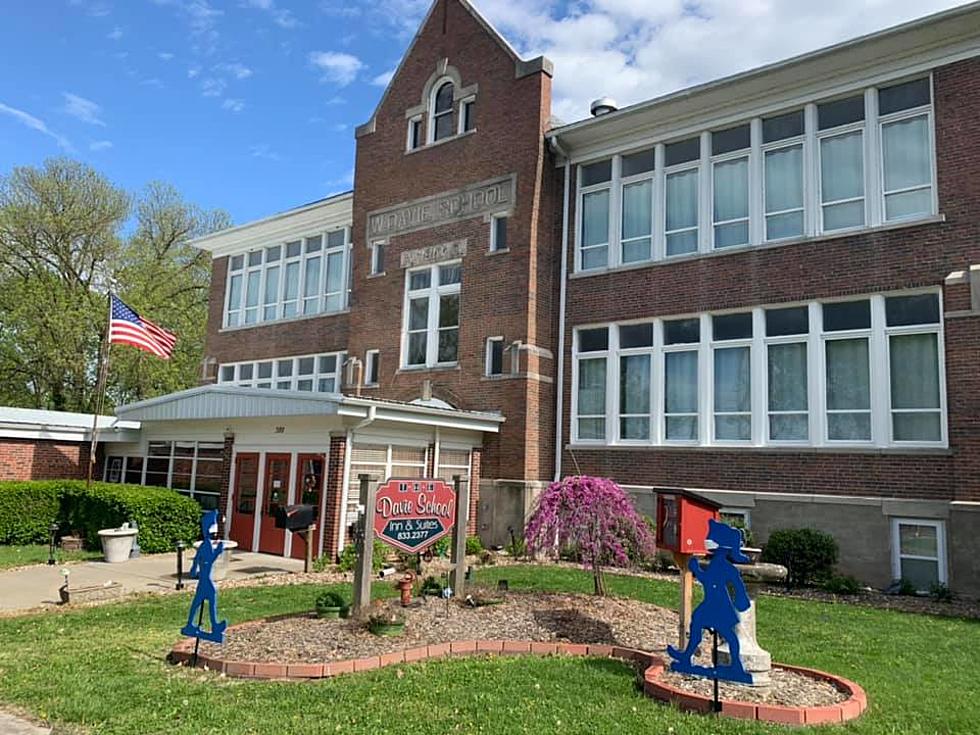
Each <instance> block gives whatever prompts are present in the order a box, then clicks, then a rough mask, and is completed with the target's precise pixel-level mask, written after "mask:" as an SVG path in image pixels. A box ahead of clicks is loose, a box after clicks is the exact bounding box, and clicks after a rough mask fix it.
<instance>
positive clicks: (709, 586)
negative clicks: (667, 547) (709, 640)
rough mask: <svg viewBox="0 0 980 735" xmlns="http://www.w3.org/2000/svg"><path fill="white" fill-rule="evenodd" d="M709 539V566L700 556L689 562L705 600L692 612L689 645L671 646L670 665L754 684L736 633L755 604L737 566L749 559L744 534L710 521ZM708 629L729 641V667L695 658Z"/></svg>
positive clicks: (676, 668)
mask: <svg viewBox="0 0 980 735" xmlns="http://www.w3.org/2000/svg"><path fill="white" fill-rule="evenodd" d="M706 542H707V543H706V544H705V545H706V546H707V547H708V548H709V549H710V551H709V558H708V565H707V567H705V568H704V569H702V568H701V565H700V564H699V563H698V560H697V559H691V561H690V563H689V564H688V567H689V568H690V570H691V572H693V574H694V578H695V579H697V580H698V582H700V583H701V586H702V587H704V599H703V600H702V601H701V604H700V605H698V606H697V608H695V610H694V613H693V615H691V634H690V636H689V638H688V641H687V648H685V649H684V650H683V651H678V650H677V649H676V648H674V647H673V646H667V653H668V654H670V656H671V658H673V659H674V663H673V664H671V667H670V668H671V671H677V672H679V673H682V674H694V675H696V676H708V677H711V678H712V679H715V678H717V679H725V680H727V681H734V682H741V683H744V684H751V683H752V675H751V674H749V673H748V672H747V671H746V670H745V668H744V667H743V666H742V659H741V657H740V655H739V643H738V637H737V636H736V635H735V626H736V625H738V621H739V618H738V613H740V612H745V611H746V610H748V609H749V606H750V605H751V601H750V600H749V595H748V593H747V592H746V591H745V583H744V582H742V577H741V575H740V574H739V573H738V570H737V569H736V568H735V567H734V566H733V563H735V562H737V563H740V564H745V563H747V562H748V561H749V559H748V557H747V556H745V555H744V554H743V553H742V534H741V532H740V531H739V530H738V529H735V528H732V527H731V526H728V525H725V524H724V523H719V522H718V521H715V520H709V521H708V537H707V539H706ZM732 593H734V600H733V599H732ZM705 630H713V631H714V632H715V633H717V634H718V635H719V636H720V637H722V638H723V639H724V640H725V642H727V643H728V651H729V653H730V659H731V661H730V664H729V665H728V666H717V667H711V666H699V665H697V664H695V663H694V662H693V661H692V660H691V659H692V658H693V656H694V653H695V651H696V650H697V648H698V646H699V645H700V643H701V636H702V635H703V634H704V631H705Z"/></svg>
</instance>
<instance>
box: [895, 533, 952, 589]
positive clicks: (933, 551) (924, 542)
mask: <svg viewBox="0 0 980 735" xmlns="http://www.w3.org/2000/svg"><path fill="white" fill-rule="evenodd" d="M892 575H893V576H894V577H895V579H905V580H908V581H909V582H911V583H912V585H913V586H914V587H915V589H916V590H917V591H919V592H928V591H929V590H930V589H931V588H932V586H933V585H936V584H946V524H945V523H944V522H943V521H934V520H922V519H916V518H893V519H892Z"/></svg>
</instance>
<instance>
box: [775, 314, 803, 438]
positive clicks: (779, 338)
mask: <svg viewBox="0 0 980 735" xmlns="http://www.w3.org/2000/svg"><path fill="white" fill-rule="evenodd" d="M765 321H766V358H767V365H766V377H767V380H768V385H769V393H768V401H769V416H768V418H769V439H770V440H771V441H774V442H783V441H796V442H799V441H803V442H805V441H807V440H808V439H809V438H810V426H809V394H808V386H809V383H808V372H809V368H808V365H809V347H808V344H807V335H808V334H809V332H810V315H809V310H808V308H807V307H806V306H796V307H789V308H782V309H766V311H765Z"/></svg>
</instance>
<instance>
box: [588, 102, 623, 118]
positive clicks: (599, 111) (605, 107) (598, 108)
mask: <svg viewBox="0 0 980 735" xmlns="http://www.w3.org/2000/svg"><path fill="white" fill-rule="evenodd" d="M589 109H590V110H591V112H592V117H599V115H606V114H608V113H610V112H616V110H618V109H619V105H617V104H616V100H614V99H613V98H612V97H600V98H599V99H597V100H595V101H594V102H593V103H592V107H590V108H589Z"/></svg>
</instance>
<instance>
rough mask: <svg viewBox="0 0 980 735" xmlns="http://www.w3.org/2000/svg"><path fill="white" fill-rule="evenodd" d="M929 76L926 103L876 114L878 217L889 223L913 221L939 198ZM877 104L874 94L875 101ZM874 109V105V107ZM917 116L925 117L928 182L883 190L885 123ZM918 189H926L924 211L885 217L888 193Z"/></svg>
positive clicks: (935, 207)
mask: <svg viewBox="0 0 980 735" xmlns="http://www.w3.org/2000/svg"><path fill="white" fill-rule="evenodd" d="M918 78H921V77H914V78H912V79H909V80H902V81H915V80H916V79H918ZM902 81H898V82H895V83H894V84H901V83H902ZM932 82H933V80H932V76H931V75H930V76H929V104H927V105H920V106H918V107H910V108H908V109H905V110H898V111H896V112H891V113H888V114H887V115H880V116H879V117H878V119H877V122H878V151H877V153H878V160H879V161H880V162H881V164H880V166H878V178H879V182H878V187H879V189H878V190H879V191H880V193H881V202H880V204H879V206H880V207H881V219H882V222H886V223H892V222H905V221H914V220H916V219H919V218H921V217H927V216H929V215H930V214H932V213H934V212H938V211H939V200H938V194H937V192H938V190H939V189H938V187H937V185H936V129H935V115H934V113H933V105H934V100H935V90H934V89H933V84H932ZM891 86H894V85H893V83H891V82H890V83H888V84H883V85H879V86H878V87H877V88H876V89H875V93H876V94H877V92H878V91H879V90H880V89H881V88H883V87H891ZM875 104H876V105H877V97H876V103H875ZM876 109H877V107H876ZM917 117H925V119H926V131H927V134H926V140H927V145H928V147H929V153H930V156H929V183H928V184H922V185H919V186H913V187H908V188H905V189H896V190H895V191H885V134H884V130H885V126H886V125H889V124H890V123H894V122H899V121H901V120H911V119H914V118H917ZM922 189H929V190H930V191H929V193H930V202H931V210H930V211H929V212H927V213H926V214H912V215H906V216H905V217H896V218H894V219H888V210H887V209H886V207H885V201H886V199H887V197H888V195H889V194H900V193H903V192H908V191H920V190H922Z"/></svg>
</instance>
